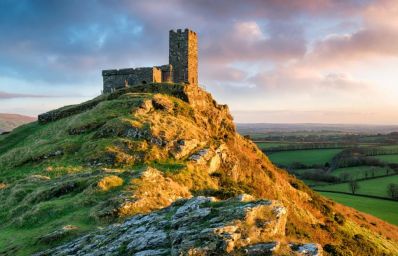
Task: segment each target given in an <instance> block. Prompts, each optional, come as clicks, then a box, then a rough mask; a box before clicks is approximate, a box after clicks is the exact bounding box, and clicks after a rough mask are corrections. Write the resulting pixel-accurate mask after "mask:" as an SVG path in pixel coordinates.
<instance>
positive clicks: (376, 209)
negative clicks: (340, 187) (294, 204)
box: [321, 192, 398, 225]
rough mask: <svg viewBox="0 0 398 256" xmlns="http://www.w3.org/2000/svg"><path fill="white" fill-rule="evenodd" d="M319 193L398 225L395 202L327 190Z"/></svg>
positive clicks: (396, 204) (397, 206)
mask: <svg viewBox="0 0 398 256" xmlns="http://www.w3.org/2000/svg"><path fill="white" fill-rule="evenodd" d="M321 194H322V195H323V196H326V197H328V198H330V199H332V200H334V201H336V202H338V203H341V204H344V205H347V206H349V207H352V208H355V209H357V210H359V211H362V212H366V213H369V214H371V215H373V216H376V217H378V218H380V219H383V220H385V221H388V222H390V223H392V224H395V225H398V203H397V202H393V201H387V200H380V199H373V198H366V197H359V196H352V195H345V194H337V193H328V192H321Z"/></svg>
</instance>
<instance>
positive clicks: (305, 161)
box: [238, 124, 398, 225]
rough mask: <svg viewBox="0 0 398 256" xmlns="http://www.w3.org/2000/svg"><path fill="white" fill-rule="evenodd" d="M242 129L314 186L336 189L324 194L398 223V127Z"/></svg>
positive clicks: (274, 159)
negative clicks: (393, 189) (394, 190)
mask: <svg viewBox="0 0 398 256" xmlns="http://www.w3.org/2000/svg"><path fill="white" fill-rule="evenodd" d="M238 130H239V131H240V133H241V134H242V135H245V136H246V137H247V138H250V139H251V140H253V142H255V143H256V144H257V145H258V147H259V148H260V149H261V150H262V151H263V152H264V153H265V154H267V156H268V157H269V158H270V160H271V161H272V162H273V163H275V164H276V165H278V166H279V167H281V168H284V169H286V170H287V171H288V172H290V173H291V174H293V175H295V176H296V177H298V178H300V179H302V180H303V181H304V182H305V183H306V184H307V185H309V186H310V187H312V188H313V189H314V190H317V191H320V192H321V191H333V193H328V192H321V193H322V194H323V195H324V196H326V197H329V198H331V199H333V200H335V201H337V202H340V203H342V204H345V205H347V206H351V207H353V208H356V209H358V210H360V211H364V212H367V213H370V214H372V215H375V216H377V217H379V218H382V219H384V220H386V221H389V222H391V223H394V224H396V225H398V198H397V196H396V195H398V191H397V192H396V195H395V196H394V192H392V188H391V187H394V184H396V190H398V133H397V132H396V131H398V127H393V126H388V127H383V126H352V127H351V126H338V125H333V126H330V127H327V126H323V125H305V124H303V125H275V124H274V125H267V124H263V126H262V125H261V124H255V125H253V126H252V127H251V126H250V125H248V124H245V125H244V126H241V127H240V126H239V125H238ZM353 184H354V187H353V186H352V185H353ZM394 188H395V187H394ZM394 199H395V200H397V201H394Z"/></svg>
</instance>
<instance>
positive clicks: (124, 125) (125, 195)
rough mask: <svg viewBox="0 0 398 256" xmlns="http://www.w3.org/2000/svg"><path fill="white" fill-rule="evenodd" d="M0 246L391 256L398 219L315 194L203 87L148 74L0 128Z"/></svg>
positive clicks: (14, 250)
mask: <svg viewBox="0 0 398 256" xmlns="http://www.w3.org/2000/svg"><path fill="white" fill-rule="evenodd" d="M0 184H1V185H0V201H1V202H2V208H0V219H2V220H3V221H2V223H1V224H0V227H1V228H0V254H5V255H26V254H31V253H37V255H88V254H90V255H91V254H92V255H133V254H134V255H224V254H231V255H397V254H398V235H397V234H398V228H397V227H396V226H393V225H390V224H387V223H385V222H383V221H381V220H379V219H376V218H374V217H372V216H369V215H366V214H363V213H360V212H357V211H355V210H353V209H351V208H346V207H344V206H341V205H339V204H336V203H334V202H332V201H330V200H327V199H325V198H324V197H322V196H320V195H318V194H316V193H315V192H313V191H312V190H311V189H309V188H308V187H307V186H306V185H304V184H303V183H302V182H301V181H299V180H297V179H296V178H295V177H293V176H291V175H289V174H288V173H287V172H286V171H284V170H281V169H279V168H277V167H276V166H274V165H273V164H272V163H271V162H270V161H269V159H268V158H267V157H266V156H265V155H264V154H263V153H262V152H261V151H260V150H259V149H258V148H257V147H256V145H255V144H253V143H252V142H251V141H250V140H248V139H245V138H243V137H242V136H240V135H239V134H238V133H237V132H236V129H235V125H234V123H233V119H232V117H231V115H230V113H229V110H228V107H227V106H226V105H219V104H217V102H216V101H215V100H214V99H213V98H212V96H211V95H210V94H209V93H207V92H205V91H204V90H203V89H201V88H200V87H198V86H189V85H184V84H173V83H168V84H162V83H157V84H146V85H138V86H134V87H127V88H122V89H119V90H116V91H114V92H112V93H109V94H103V95H101V96H99V97H97V98H94V99H92V100H90V101H87V102H84V103H82V104H79V105H73V106H66V107H63V108H60V109H57V110H54V111H50V112H48V113H45V114H43V115H40V116H39V120H38V122H35V123H31V124H27V125H24V126H22V127H19V128H17V129H15V130H14V131H13V132H11V133H10V134H8V135H3V136H0Z"/></svg>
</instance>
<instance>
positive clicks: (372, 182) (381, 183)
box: [316, 175, 398, 204]
mask: <svg viewBox="0 0 398 256" xmlns="http://www.w3.org/2000/svg"><path fill="white" fill-rule="evenodd" d="M391 183H398V175H395V176H389V177H383V178H375V179H369V180H363V181H358V185H359V188H358V190H357V192H356V193H357V194H364V195H370V196H381V197H388V194H387V186H388V184H391ZM316 188H318V189H321V190H330V191H338V192H346V193H351V190H350V186H349V184H348V183H340V184H334V185H327V186H318V187H316ZM397 204H398V202H397Z"/></svg>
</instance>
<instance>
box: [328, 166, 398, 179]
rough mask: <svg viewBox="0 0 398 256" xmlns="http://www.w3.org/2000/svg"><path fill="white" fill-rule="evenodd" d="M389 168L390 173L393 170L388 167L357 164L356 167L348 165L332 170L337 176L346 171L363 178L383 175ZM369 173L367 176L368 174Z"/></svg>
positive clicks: (353, 176) (355, 176)
mask: <svg viewBox="0 0 398 256" xmlns="http://www.w3.org/2000/svg"><path fill="white" fill-rule="evenodd" d="M387 170H389V174H391V173H392V172H393V171H392V170H391V169H390V168H388V167H378V166H355V167H346V168H338V169H336V170H333V171H332V172H331V174H332V175H334V176H336V177H340V175H342V174H344V173H349V174H350V175H351V177H352V178H355V179H363V178H366V177H367V178H370V177H373V176H372V175H373V173H374V177H377V176H382V175H386V174H387ZM366 173H367V176H366Z"/></svg>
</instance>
